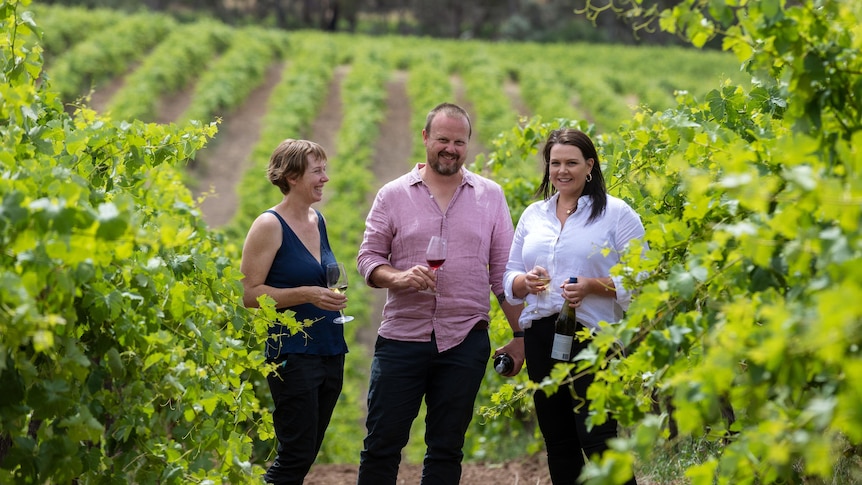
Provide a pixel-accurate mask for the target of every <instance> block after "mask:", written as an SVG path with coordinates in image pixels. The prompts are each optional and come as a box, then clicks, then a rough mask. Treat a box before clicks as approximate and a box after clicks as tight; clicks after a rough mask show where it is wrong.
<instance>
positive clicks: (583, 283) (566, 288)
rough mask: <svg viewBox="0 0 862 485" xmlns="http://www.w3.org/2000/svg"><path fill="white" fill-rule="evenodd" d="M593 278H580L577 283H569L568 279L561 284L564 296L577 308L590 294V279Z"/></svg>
mask: <svg viewBox="0 0 862 485" xmlns="http://www.w3.org/2000/svg"><path fill="white" fill-rule="evenodd" d="M591 279H592V278H578V282H577V283H569V282H568V281H566V282H565V283H563V284H562V285H560V288H562V289H563V292H562V293H563V298H564V299H565V300H566V301H568V302H569V303H570V305H571V306H574V307H575V308H577V307H579V306H581V302H583V301H584V298H586V297H587V295H589V294H590V284H589V281H590V280H591Z"/></svg>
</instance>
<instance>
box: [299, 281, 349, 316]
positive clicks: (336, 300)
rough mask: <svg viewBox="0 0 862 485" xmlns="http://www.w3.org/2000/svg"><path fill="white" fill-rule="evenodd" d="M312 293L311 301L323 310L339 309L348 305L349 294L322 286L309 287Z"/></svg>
mask: <svg viewBox="0 0 862 485" xmlns="http://www.w3.org/2000/svg"><path fill="white" fill-rule="evenodd" d="M307 288H308V289H309V291H310V293H311V295H310V296H311V298H310V300H309V301H310V303H311V304H312V305H314V306H316V307H317V308H320V309H321V310H331V311H339V310H344V309H345V308H346V307H347V295H345V294H343V293H336V292H334V291H332V290H330V289H329V288H323V287H322V286H309V287H307Z"/></svg>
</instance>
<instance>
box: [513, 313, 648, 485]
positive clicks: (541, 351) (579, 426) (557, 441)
mask: <svg viewBox="0 0 862 485" xmlns="http://www.w3.org/2000/svg"><path fill="white" fill-rule="evenodd" d="M555 320H556V315H554V316H551V317H546V318H542V319H540V320H535V321H533V326H532V327H530V328H528V329H527V330H526V332H525V333H524V353H525V357H526V362H527V375H528V376H529V377H530V380H531V381H533V382H541V381H542V380H543V379H544V378H545V377H547V376H548V375H550V373H551V369H552V368H553V367H554V364H555V363H556V362H557V361H555V360H553V359H551V347H552V345H553V342H554V321H555ZM587 345H588V342H579V341H578V339H577V338H575V342H574V346H573V349H572V355H573V356H574V355H577V354H578V353H579V352H580V351H581V350H582V349H584V348H586V347H587ZM592 382H593V376H592V374H589V375H586V376H583V377H579V378H577V379H575V381H574V382H573V383H572V385H571V388H569V387H560V388H559V389H558V390H557V392H555V393H554V394H552V395H550V396H547V395H545V393H544V392H541V391H540V392H537V393H536V394H535V395H534V396H533V399H534V402H535V405H536V417H537V418H538V421H539V429H540V430H541V431H542V436H543V437H544V438H545V449H546V451H547V453H548V469H549V471H550V474H551V481H552V482H553V483H554V485H570V484H574V483H575V482H576V480H577V478H578V475H580V473H581V470H582V469H583V468H584V464H585V460H584V456H585V455H586V457H587V458H589V457H592V456H593V455H595V454H598V453H602V452H603V451H604V450H606V449H607V448H608V445H607V441H608V440H609V439H611V438H615V437H616V436H617V422H616V420H614V419H608V420H607V421H605V422H604V423H603V424H601V425H600V426H593V428H592V430H590V431H589V432H588V431H587V425H586V422H587V416H588V408H589V401H587V400H586V396H587V388H588V387H589V385H590V384H591V383H592ZM629 483H636V482H635V481H634V479H632V480H631V481H630V482H629Z"/></svg>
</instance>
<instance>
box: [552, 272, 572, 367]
mask: <svg viewBox="0 0 862 485" xmlns="http://www.w3.org/2000/svg"><path fill="white" fill-rule="evenodd" d="M577 282H578V279H577V278H576V277H574V276H572V277H571V278H569V283H577ZM577 331H578V321H577V319H576V317H575V309H574V308H573V307H570V306H569V301H568V300H563V308H562V309H561V310H560V314H559V315H558V316H557V322H556V323H555V324H554V345H553V346H552V347H551V358H552V359H554V360H560V361H563V362H569V361H570V360H572V343H573V342H574V337H575V332H577Z"/></svg>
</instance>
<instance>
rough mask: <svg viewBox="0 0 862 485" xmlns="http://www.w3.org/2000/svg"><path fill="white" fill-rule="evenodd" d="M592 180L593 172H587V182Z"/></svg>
mask: <svg viewBox="0 0 862 485" xmlns="http://www.w3.org/2000/svg"><path fill="white" fill-rule="evenodd" d="M592 181H593V174H592V172H590V173H588V174H587V183H590V182H592Z"/></svg>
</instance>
